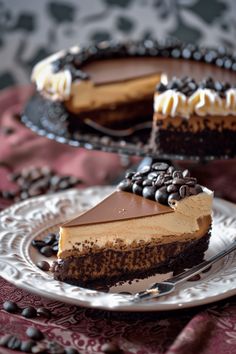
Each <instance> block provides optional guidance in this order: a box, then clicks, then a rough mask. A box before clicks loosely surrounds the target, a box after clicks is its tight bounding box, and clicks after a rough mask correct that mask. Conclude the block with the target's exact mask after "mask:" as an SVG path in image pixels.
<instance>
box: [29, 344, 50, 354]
mask: <svg viewBox="0 0 236 354" xmlns="http://www.w3.org/2000/svg"><path fill="white" fill-rule="evenodd" d="M31 351H32V353H34V354H46V353H48V351H47V344H46V343H42V342H39V343H37V344H36V345H34V346H33V347H32V349H31Z"/></svg>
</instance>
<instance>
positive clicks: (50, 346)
mask: <svg viewBox="0 0 236 354" xmlns="http://www.w3.org/2000/svg"><path fill="white" fill-rule="evenodd" d="M47 350H48V353H49V354H64V353H65V351H64V347H63V346H61V345H60V344H59V343H57V342H54V341H51V342H48V343H47Z"/></svg>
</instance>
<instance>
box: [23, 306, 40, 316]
mask: <svg viewBox="0 0 236 354" xmlns="http://www.w3.org/2000/svg"><path fill="white" fill-rule="evenodd" d="M21 314H22V316H24V317H26V318H34V317H36V316H37V311H36V309H35V308H34V307H33V306H29V307H26V308H25V309H24V310H22V312H21Z"/></svg>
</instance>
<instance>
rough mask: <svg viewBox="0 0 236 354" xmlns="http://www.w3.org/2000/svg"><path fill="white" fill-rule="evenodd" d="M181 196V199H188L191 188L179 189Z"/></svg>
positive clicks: (183, 187)
mask: <svg viewBox="0 0 236 354" xmlns="http://www.w3.org/2000/svg"><path fill="white" fill-rule="evenodd" d="M179 194H180V196H181V198H184V197H188V196H189V194H190V193H189V187H188V186H186V185H183V186H181V187H180V189H179Z"/></svg>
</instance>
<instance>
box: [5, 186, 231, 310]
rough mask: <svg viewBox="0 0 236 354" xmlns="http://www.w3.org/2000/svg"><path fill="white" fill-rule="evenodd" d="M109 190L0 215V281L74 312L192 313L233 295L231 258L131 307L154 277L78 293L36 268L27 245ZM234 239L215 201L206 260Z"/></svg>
mask: <svg viewBox="0 0 236 354" xmlns="http://www.w3.org/2000/svg"><path fill="white" fill-rule="evenodd" d="M111 191H112V187H93V188H88V189H85V190H74V189H73V190H70V191H66V192H62V193H57V194H53V195H50V196H42V197H37V198H32V199H29V200H27V201H25V202H21V203H18V204H15V205H13V206H12V207H10V208H8V209H6V210H5V211H3V212H1V213H0V275H1V276H2V277H4V278H5V279H6V280H8V281H9V282H11V283H13V284H15V285H16V286H18V287H21V288H24V289H26V290H28V291H31V292H34V293H36V294H38V295H41V296H45V297H49V298H52V299H54V300H59V301H64V302H68V303H72V304H76V305H80V306H87V307H94V308H102V309H108V310H119V311H161V310H172V309H179V308H187V307H193V306H197V305H202V304H206V303H211V302H213V301H216V300H220V299H223V298H226V297H228V296H230V295H234V294H236V252H234V253H231V254H230V255H229V256H227V257H225V258H224V259H223V260H221V261H219V262H217V263H216V264H215V265H214V266H213V267H212V268H211V270H209V271H208V272H207V273H204V274H202V275H201V279H200V280H199V281H195V282H186V283H185V284H182V285H179V286H178V287H177V289H176V291H175V292H174V293H173V294H171V295H168V296H165V297H161V298H159V299H158V300H152V301H149V302H140V303H134V302H132V295H124V294H120V292H130V293H134V292H136V291H140V290H143V289H144V288H145V287H147V286H148V284H151V283H153V282H154V281H158V280H162V279H163V276H162V277H161V279H160V276H158V275H157V276H155V277H151V278H147V279H144V280H142V281H139V282H133V283H132V284H128V283H125V284H123V285H119V286H116V287H112V288H111V290H110V292H109V293H103V292H100V291H94V290H90V289H84V288H80V287H76V286H72V285H69V284H66V283H62V282H59V281H56V280H54V279H53V277H52V274H51V273H46V272H43V271H41V270H40V269H38V268H37V266H36V263H37V261H38V260H39V259H43V258H44V257H43V256H42V255H39V254H38V252H37V251H36V250H35V249H33V248H32V246H31V241H32V239H34V238H36V237H38V238H40V237H43V236H45V235H46V234H47V233H48V232H50V231H56V230H57V228H58V225H59V224H60V223H61V222H63V221H64V220H66V219H67V218H70V217H72V216H74V215H75V214H76V213H78V212H82V211H84V210H86V209H88V208H89V207H91V206H93V205H95V204H96V203H97V202H98V201H99V200H101V199H102V198H104V197H105V196H106V195H107V194H109V193H110V192H111ZM235 237H236V206H235V205H233V204H231V203H228V202H226V201H223V200H221V199H215V201H214V220H213V231H212V238H211V242H210V246H209V249H208V251H207V253H206V258H208V257H210V256H212V255H213V254H216V253H217V252H219V251H220V250H222V249H224V248H225V247H226V246H227V245H228V244H229V243H230V242H232V240H233V239H234V238H235ZM165 277H166V276H165Z"/></svg>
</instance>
